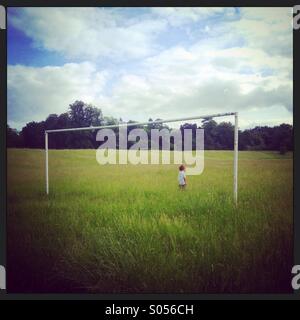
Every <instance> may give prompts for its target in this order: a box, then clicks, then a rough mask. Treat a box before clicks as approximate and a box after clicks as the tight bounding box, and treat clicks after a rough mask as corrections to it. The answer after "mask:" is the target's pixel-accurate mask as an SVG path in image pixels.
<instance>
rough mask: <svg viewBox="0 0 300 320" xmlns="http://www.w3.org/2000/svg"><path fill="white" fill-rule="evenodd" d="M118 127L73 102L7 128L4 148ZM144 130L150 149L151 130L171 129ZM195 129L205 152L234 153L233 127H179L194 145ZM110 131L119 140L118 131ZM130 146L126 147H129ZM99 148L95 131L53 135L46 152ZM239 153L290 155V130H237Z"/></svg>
mask: <svg viewBox="0 0 300 320" xmlns="http://www.w3.org/2000/svg"><path fill="white" fill-rule="evenodd" d="M155 120H159V119H155ZM148 121H150V122H151V121H153V120H152V119H149V120H148ZM120 123H122V119H116V118H113V117H106V116H103V114H102V111H101V109H99V108H97V107H95V106H93V105H91V104H86V103H84V102H83V101H75V102H74V103H72V104H70V105H69V109H68V111H67V112H65V113H62V114H60V115H57V114H50V115H49V116H48V117H47V118H46V120H44V121H40V122H35V121H32V122H29V123H27V124H26V126H25V127H23V128H22V130H21V131H17V130H16V129H13V128H10V127H9V126H7V147H8V148H39V149H40V148H44V147H45V135H44V132H45V130H51V129H61V128H74V127H89V126H101V125H116V124H120ZM127 123H131V124H133V123H135V121H133V120H130V121H128V122H127ZM135 127H136V128H137V127H138V126H133V127H130V128H128V129H127V130H128V131H129V130H131V129H132V128H135ZM144 128H145V130H146V131H147V132H148V137H149V146H150V130H151V129H154V128H156V129H162V128H166V129H170V128H169V127H168V126H167V125H164V124H155V123H154V124H149V125H147V126H146V127H144ZM197 128H202V129H204V146H205V149H206V150H231V149H233V134H234V126H233V125H232V124H231V123H230V122H221V123H219V124H218V123H216V122H215V121H214V120H212V119H205V120H203V121H202V125H201V126H200V127H199V126H197V124H193V123H185V124H184V125H182V126H181V127H180V129H181V130H184V129H192V132H193V144H195V132H196V129H197ZM113 130H114V131H115V133H116V136H118V128H115V129H113ZM117 141H118V139H117ZM133 143H134V142H132V143H128V147H130V146H131V145H132V144H133ZM100 144H101V142H99V141H96V131H78V132H76V131H75V132H62V133H52V134H51V138H50V139H49V148H52V149H88V148H98V147H99V145H100ZM171 144H172V143H171ZM117 148H118V145H117ZM239 150H274V151H279V152H280V153H282V154H283V153H285V152H286V151H291V150H293V127H292V126H291V125H289V124H284V123H283V124H281V125H278V126H274V127H268V126H257V127H255V128H252V129H246V130H239Z"/></svg>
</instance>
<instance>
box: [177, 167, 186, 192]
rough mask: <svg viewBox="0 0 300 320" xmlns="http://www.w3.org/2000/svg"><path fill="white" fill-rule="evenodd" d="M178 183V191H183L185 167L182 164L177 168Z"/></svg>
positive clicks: (184, 186)
mask: <svg viewBox="0 0 300 320" xmlns="http://www.w3.org/2000/svg"><path fill="white" fill-rule="evenodd" d="M178 183H179V189H180V190H184V189H185V188H186V185H187V183H186V175H185V166H184V165H183V164H182V165H181V166H180V167H179V173H178Z"/></svg>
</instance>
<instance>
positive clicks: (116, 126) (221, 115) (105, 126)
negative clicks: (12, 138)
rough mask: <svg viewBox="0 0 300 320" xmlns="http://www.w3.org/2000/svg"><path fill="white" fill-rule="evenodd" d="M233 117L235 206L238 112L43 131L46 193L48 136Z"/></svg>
mask: <svg viewBox="0 0 300 320" xmlns="http://www.w3.org/2000/svg"><path fill="white" fill-rule="evenodd" d="M225 116H234V160H233V198H234V202H235V204H237V194H238V112H226V113H216V114H211V115H204V116H194V117H187V118H175V119H166V120H155V121H147V122H130V123H119V124H113V125H104V126H90V127H79V128H65V129H51V130H45V154H46V193H47V194H49V170H48V162H49V161H48V134H49V133H54V132H67V131H86V130H99V129H107V128H118V127H133V126H145V125H149V124H151V125H153V124H161V123H169V122H179V121H189V120H200V119H212V118H217V117H225Z"/></svg>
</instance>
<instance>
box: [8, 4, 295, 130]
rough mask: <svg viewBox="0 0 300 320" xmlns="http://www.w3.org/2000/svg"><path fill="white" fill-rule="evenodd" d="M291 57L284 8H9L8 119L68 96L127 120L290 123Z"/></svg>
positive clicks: (45, 111) (20, 120)
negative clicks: (223, 118) (235, 114)
mask: <svg viewBox="0 0 300 320" xmlns="http://www.w3.org/2000/svg"><path fill="white" fill-rule="evenodd" d="M292 52H293V44H292V9H291V8H10V9H9V10H8V83H7V84H8V123H9V124H10V126H11V127H13V128H17V129H21V128H22V127H23V126H24V125H25V124H26V123H27V122H29V121H33V120H34V121H41V120H45V118H46V117H47V116H48V115H49V114H50V113H56V114H60V113H62V112H66V111H67V109H68V105H69V104H70V103H72V102H74V101H75V100H83V101H85V102H87V103H92V104H94V105H96V106H97V107H100V108H101V109H102V111H103V113H104V115H106V116H114V117H116V118H120V117H121V118H122V119H123V120H125V121H127V120H130V119H131V120H137V121H145V120H148V119H149V118H150V117H151V118H153V119H156V118H162V119H167V118H175V117H185V116H187V117H188V116H194V115H203V114H212V113H216V112H228V111H239V113H240V127H241V128H242V129H244V128H249V127H253V126H255V125H276V124H280V123H282V122H285V123H292V120H293V114H292V109H293V106H292V73H293V72H292V71H293V70H292V62H293V61H292ZM227 120H228V119H227Z"/></svg>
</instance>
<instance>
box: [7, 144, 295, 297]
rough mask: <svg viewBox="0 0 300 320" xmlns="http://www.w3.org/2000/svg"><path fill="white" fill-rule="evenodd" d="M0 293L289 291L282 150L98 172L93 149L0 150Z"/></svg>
mask: <svg viewBox="0 0 300 320" xmlns="http://www.w3.org/2000/svg"><path fill="white" fill-rule="evenodd" d="M7 160H8V182H7V185H8V199H7V200H8V290H9V291H10V292H67V291H70V292H132V293H146V292H147V293H150V292H151V293H154V292H164V293H169V292H170V293H177V292H185V293H195V292H199V293H203V292H205V293H214V292H239V293H240V292H251V293H253V292H290V268H291V265H292V249H293V246H292V239H293V233H292V232H293V230H292V226H293V224H292V223H293V215H292V212H293V211H292V200H293V197H292V191H293V183H292V171H293V170H292V164H293V163H292V155H291V154H288V155H285V156H281V155H279V154H277V153H273V152H240V153H239V204H238V207H235V206H234V204H233V201H232V187H233V186H232V179H233V177H232V174H233V165H232V160H233V153H232V152H229V151H228V152H225V151H206V152H205V169H204V172H203V174H202V175H200V176H190V177H188V188H187V190H186V191H179V190H178V186H177V166H176V165H137V166H133V165H105V166H100V165H98V163H97V162H96V158H95V151H94V150H61V151H57V150H51V151H50V159H49V160H50V170H49V174H50V195H49V196H48V197H47V196H46V195H45V179H44V153H43V151H42V150H14V149H11V150H8V159H7Z"/></svg>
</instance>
